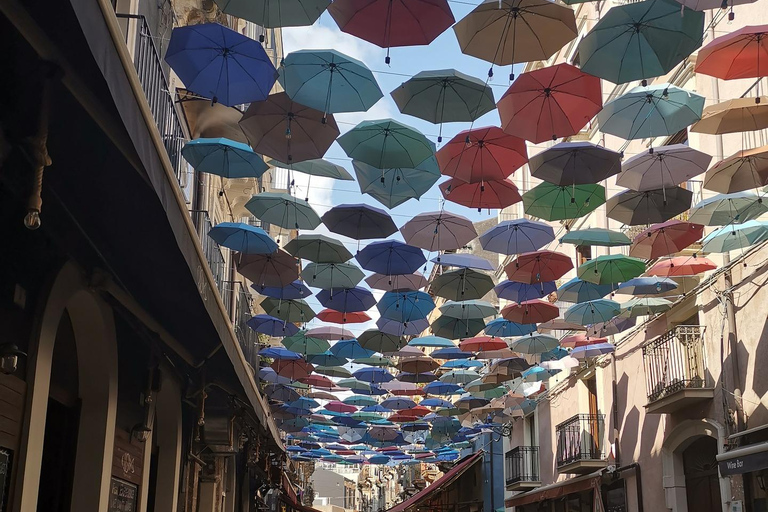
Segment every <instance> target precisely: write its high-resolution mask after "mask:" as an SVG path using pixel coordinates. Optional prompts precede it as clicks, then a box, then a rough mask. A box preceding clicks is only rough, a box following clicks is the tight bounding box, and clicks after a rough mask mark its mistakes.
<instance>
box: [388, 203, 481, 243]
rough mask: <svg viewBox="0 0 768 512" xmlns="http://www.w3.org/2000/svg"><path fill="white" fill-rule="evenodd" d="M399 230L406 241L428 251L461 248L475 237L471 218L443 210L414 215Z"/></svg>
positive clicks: (475, 232)
mask: <svg viewBox="0 0 768 512" xmlns="http://www.w3.org/2000/svg"><path fill="white" fill-rule="evenodd" d="M400 232H401V233H402V234H403V238H404V239H405V241H406V242H408V243H409V244H411V245H414V246H416V247H421V248H422V249H426V250H428V251H447V250H455V249H461V248H462V247H464V246H465V245H467V244H468V243H469V242H471V241H472V240H474V239H475V238H477V231H475V226H474V225H473V224H472V221H471V220H469V219H467V218H466V217H462V216H461V215H455V214H453V213H448V212H445V211H441V212H430V213H422V214H419V215H416V216H415V217H414V218H412V219H411V220H409V221H408V222H406V223H405V225H404V226H403V227H402V228H401V229H400Z"/></svg>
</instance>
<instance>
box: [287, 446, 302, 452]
mask: <svg viewBox="0 0 768 512" xmlns="http://www.w3.org/2000/svg"><path fill="white" fill-rule="evenodd" d="M285 449H286V450H287V451H289V452H306V451H307V449H306V448H302V447H301V446H299V445H295V444H292V445H290V446H286V447H285Z"/></svg>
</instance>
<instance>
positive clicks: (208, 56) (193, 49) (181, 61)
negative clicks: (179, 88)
mask: <svg viewBox="0 0 768 512" xmlns="http://www.w3.org/2000/svg"><path fill="white" fill-rule="evenodd" d="M165 61H166V62H167V63H168V65H169V66H171V68H172V69H173V71H174V72H175V73H176V74H177V75H178V76H179V78H180V79H181V81H182V82H184V85H185V86H186V87H187V89H188V90H190V91H193V92H195V93H196V94H199V95H200V96H203V97H205V98H210V99H211V100H213V102H214V103H217V102H218V103H221V104H222V105H226V106H228V107H234V106H235V105H241V104H244V103H251V102H258V101H262V100H265V99H266V98H267V96H268V95H269V91H270V90H271V89H272V86H273V85H274V84H275V81H276V80H277V71H276V70H275V66H273V65H272V61H271V60H270V58H269V56H268V55H267V52H265V51H264V48H262V46H261V45H260V44H259V43H257V42H256V41H254V40H253V39H250V38H248V37H246V36H244V35H242V34H239V33H237V32H235V31H234V30H231V29H229V28H227V27H225V26H223V25H220V24H218V23H204V24H201V25H188V26H185V27H177V28H174V29H173V32H172V33H171V40H170V42H169V43H168V49H167V51H166V52H165Z"/></svg>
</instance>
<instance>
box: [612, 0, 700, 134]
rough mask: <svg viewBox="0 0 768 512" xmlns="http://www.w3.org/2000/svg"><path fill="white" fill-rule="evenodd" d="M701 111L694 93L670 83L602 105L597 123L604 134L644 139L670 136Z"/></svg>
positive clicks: (640, 89) (636, 90)
mask: <svg viewBox="0 0 768 512" xmlns="http://www.w3.org/2000/svg"><path fill="white" fill-rule="evenodd" d="M645 1H646V2H649V1H650V2H661V1H666V0H645ZM670 1H672V0H670ZM673 3H674V2H673ZM624 7H627V6H624ZM677 16H678V17H679V13H678V14H677ZM703 110H704V97H703V96H699V95H698V94H696V93H693V92H690V91H686V90H684V89H680V88H679V87H675V86H674V85H672V84H654V85H648V86H642V85H641V86H639V87H635V88H633V89H631V90H630V91H629V92H628V93H626V94H624V95H622V96H620V97H618V98H616V99H615V100H613V101H610V102H608V103H606V104H605V107H604V108H603V110H601V111H600V113H599V114H598V115H597V121H598V123H599V124H600V130H601V131H602V132H604V133H610V134H611V135H616V136H617V137H621V138H623V139H627V140H631V139H645V138H653V137H658V136H662V135H674V134H676V133H677V132H679V131H680V130H683V129H685V128H686V127H688V126H690V125H692V124H693V123H695V122H696V121H698V120H699V119H701V115H702V111H703Z"/></svg>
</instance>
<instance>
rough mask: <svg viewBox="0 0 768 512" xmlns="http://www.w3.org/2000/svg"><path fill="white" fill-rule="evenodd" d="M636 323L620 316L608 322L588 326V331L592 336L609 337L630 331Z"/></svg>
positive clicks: (634, 320)
mask: <svg viewBox="0 0 768 512" xmlns="http://www.w3.org/2000/svg"><path fill="white" fill-rule="evenodd" d="M636 323H637V319H635V318H624V317H622V316H621V315H619V316H617V317H616V318H614V319H612V320H611V321H609V322H604V323H600V324H595V325H590V326H589V331H590V332H591V333H592V334H593V335H594V336H611V335H613V334H619V333H620V332H624V331H626V330H627V329H631V328H632V327H634V326H635V324H636Z"/></svg>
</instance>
